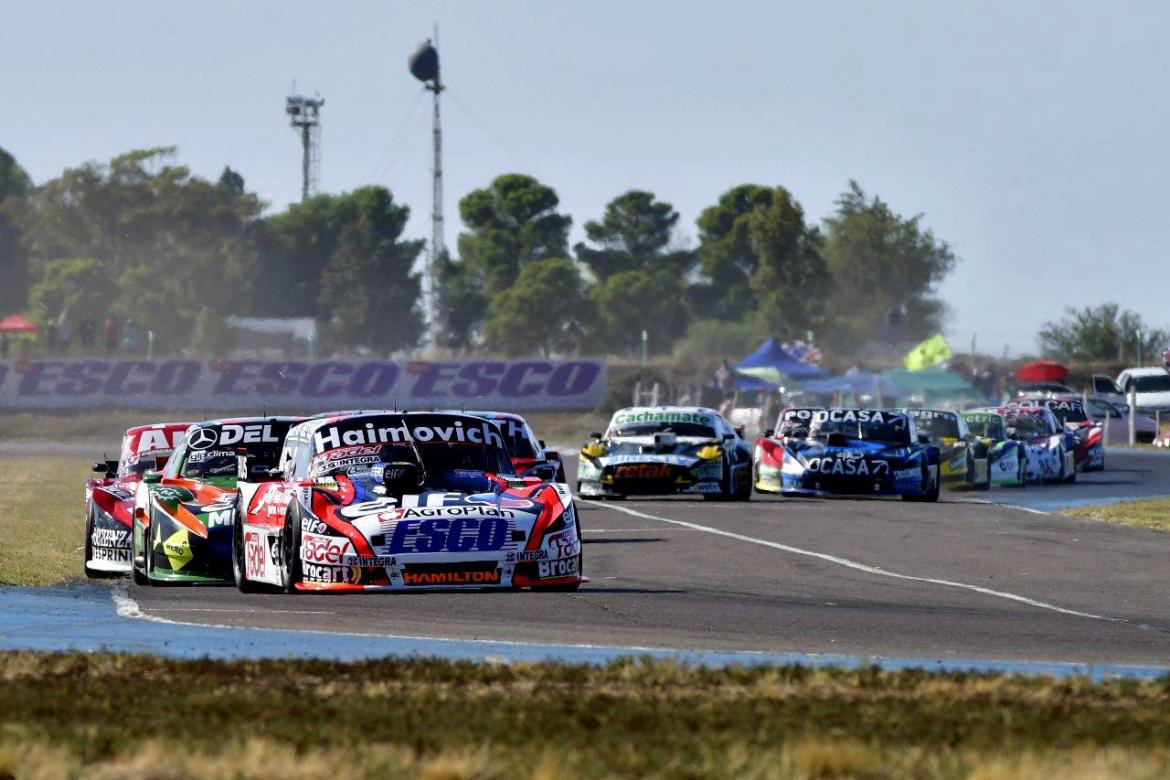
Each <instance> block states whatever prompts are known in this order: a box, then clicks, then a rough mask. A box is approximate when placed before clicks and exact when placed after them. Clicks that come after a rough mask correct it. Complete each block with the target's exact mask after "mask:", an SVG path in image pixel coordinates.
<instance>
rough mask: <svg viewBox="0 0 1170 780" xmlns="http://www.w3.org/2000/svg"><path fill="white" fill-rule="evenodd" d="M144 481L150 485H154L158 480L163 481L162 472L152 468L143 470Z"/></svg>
mask: <svg viewBox="0 0 1170 780" xmlns="http://www.w3.org/2000/svg"><path fill="white" fill-rule="evenodd" d="M142 481H143V482H145V483H146V484H148V485H153V484H155V483H156V482H161V481H162V472H161V471H159V470H157V469H150V470H149V471H144V472H142Z"/></svg>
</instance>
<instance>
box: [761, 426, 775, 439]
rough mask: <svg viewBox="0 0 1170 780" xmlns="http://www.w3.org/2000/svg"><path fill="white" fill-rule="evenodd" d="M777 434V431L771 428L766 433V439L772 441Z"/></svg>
mask: <svg viewBox="0 0 1170 780" xmlns="http://www.w3.org/2000/svg"><path fill="white" fill-rule="evenodd" d="M775 433H776V431H775V430H773V429H772V428H769V429H768V430H766V431H764V438H765V439H770V438H772V436H774V435H775Z"/></svg>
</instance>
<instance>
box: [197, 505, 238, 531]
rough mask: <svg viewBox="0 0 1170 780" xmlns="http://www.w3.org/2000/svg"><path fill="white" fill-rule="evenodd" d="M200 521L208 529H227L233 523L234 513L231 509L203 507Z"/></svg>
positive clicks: (234, 519)
mask: <svg viewBox="0 0 1170 780" xmlns="http://www.w3.org/2000/svg"><path fill="white" fill-rule="evenodd" d="M202 520H203V525H205V526H207V527H208V528H227V527H229V526H231V525H233V524H234V523H235V521H236V513H235V511H233V510H231V509H222V508H220V507H214V506H213V507H205V508H204V509H203V518H202Z"/></svg>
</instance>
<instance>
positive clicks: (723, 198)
mask: <svg viewBox="0 0 1170 780" xmlns="http://www.w3.org/2000/svg"><path fill="white" fill-rule="evenodd" d="M774 194H775V190H773V189H772V188H770V187H763V186H760V185H758V184H741V185H739V186H738V187H733V188H731V189H730V190H728V191H727V192H725V193H723V194H722V195H720V196H719V201H718V202H717V203H716V204H715V205H714V206H709V207H707V208H706V209H704V210H703V213H702V214H700V215H699V219H698V222H697V224H698V226H699V251H698V257H699V268H700V270H701V271H702V273H703V275H704V276H705V277H706V279H707V282H706V283H705V284H701V285H696V288H695V289H694V291H693V297H694V298H695V301H696V303H695V305H696V309H697V310H699V311H701V312H702V316H704V317H710V318H713V319H720V320H741V319H743V317H744V315H745V314H746V313H747V312H751V311H754V310H755V308H756V300H755V294H754V293H753V292H752V289H751V278H752V276H753V275H755V272H756V268H757V266H758V264H759V258H758V256H757V254H756V249H755V246H754V245H753V244H752V238H751V235H750V232H749V225H750V223H751V217H752V214H753V213H755V212H756V210H758V209H761V208H766V207H768V206H770V205H771V204H772V197H773V195H774Z"/></svg>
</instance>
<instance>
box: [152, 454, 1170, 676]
mask: <svg viewBox="0 0 1170 780" xmlns="http://www.w3.org/2000/svg"><path fill="white" fill-rule="evenodd" d="M570 465H573V464H570ZM1110 468H1111V470H1110V471H1107V472H1104V473H1102V474H1094V475H1081V479H1082V483H1081V484H1079V485H1076V486H1051V487H1029V488H1026V489H1024V490H1019V491H1013V490H994V491H991V492H990V493H984V494H963V493H944V496H943V501H942V502H940V503H939V504H937V505H929V504H909V503H903V502H900V501H886V500H881V501H871V500H851V499H834V500H815V499H808V500H806V499H793V498H781V497H770V496H769V497H763V496H759V495H757V496H756V497H755V498H754V499H753V501H752V502H751V503H750V504H731V503H727V504H724V503H706V502H703V501H701V500H692V499H641V500H639V499H630V500H626V501H621V502H605V503H598V502H581V503H580V512H581V514H580V516H581V523H582V528H583V535H584V540H585V545H584V552H585V563H584V566H585V572H586V574H587V575H588V576H589V577H590V579H591V582H590V583H589V584H588V585H585V586H583V587H582V588H581V590H580V591H578V592H576V593H532V592H527V591H522V592H474V593H466V592H464V593H451V592H448V593H407V594H345V595H341V594H320V595H318V594H313V595H308V594H298V595H295V596H284V595H271V594H242V593H239V592H238V591H237V590H236V589H235V588H232V587H222V588H216V587H198V588H195V587H137V586H131V587H130V589H129V596H130V597H131V598H132V599H134V600H135V601H137V603H138V606H139V608H140V609H141V610H142V612H143V613H145V614H146V615H147V616H154V617H159V618H165V619H168V620H174V621H181V622H189V623H210V624H218V625H235V626H253V627H267V628H289V629H309V630H314V631H335V632H346V633H364V634H370V633H374V634H383V633H384V634H388V635H398V636H403V635H408V636H429V637H445V638H452V639H495V640H512V641H519V642H533V643H565V644H597V645H623V646H641V647H666V648H682V649H688V650H692V649H693V650H713V651H730V650H754V651H764V652H807V653H841V654H852V655H861V656H898V657H918V658H932V659H948V658H983V659H1010V660H1014V661H1060V662H1079V663H1113V664H1166V663H1167V662H1170V608H1168V607H1167V599H1166V592H1167V589H1168V586H1170V575H1168V572H1170V569H1168V567H1167V561H1170V534H1160V533H1154V532H1145V531H1139V530H1135V529H1130V528H1122V527H1116V526H1110V525H1107V524H1104V523H1097V522H1094V521H1081V520H1077V519H1075V518H1069V517H1064V516H1060V515H1048V514H1042V513H1039V512H1037V511H1035V510H1028V509H1021V508H1013V507H1007V506H997V505H994V504H987V503H981V502H982V501H984V500H992V501H996V502H1000V501H1013V500H1019V501H1024V502H1025V503H1036V502H1039V503H1052V502H1055V501H1059V500H1061V497H1063V499H1064V501H1065V502H1067V503H1077V502H1078V501H1079V500H1081V499H1082V498H1083V497H1088V500H1094V499H1093V496H1096V497H1097V499H1100V497H1102V496H1105V495H1112V494H1113V492H1114V490H1115V487H1116V485H1117V483H1119V482H1120V483H1121V484H1122V485H1123V493H1124V494H1156V493H1159V492H1160V493H1170V457H1162V456H1158V455H1142V454H1133V455H1118V454H1114V455H1112V456H1111V462H1110ZM570 477H572V475H570ZM1095 483H1099V484H1095ZM346 641H360V640H356V639H352V638H351V639H348V640H346Z"/></svg>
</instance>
